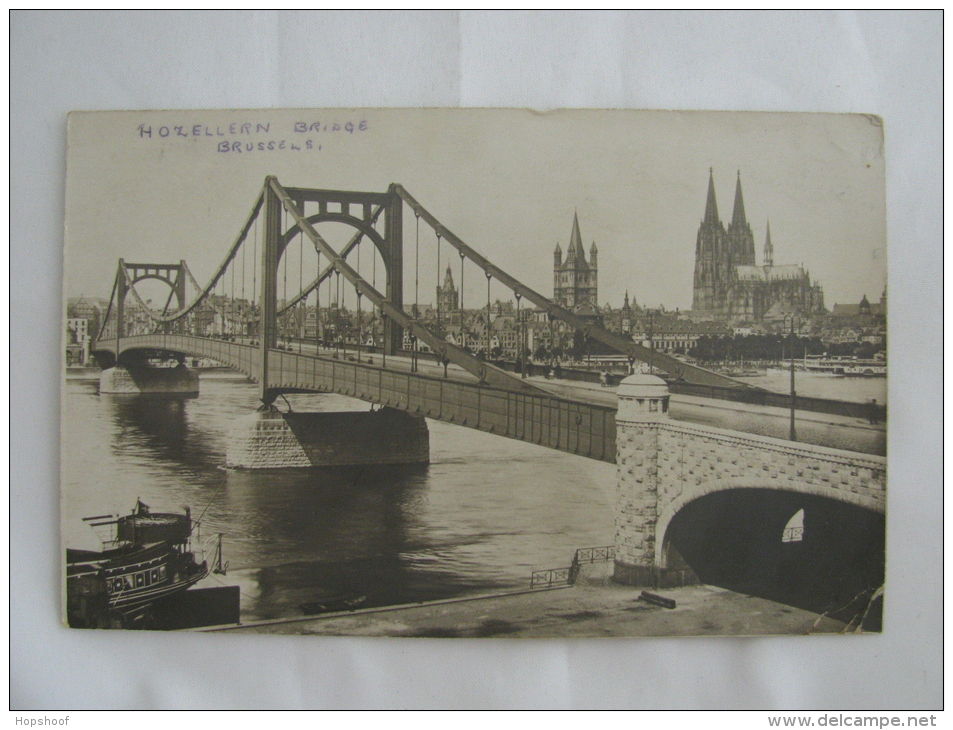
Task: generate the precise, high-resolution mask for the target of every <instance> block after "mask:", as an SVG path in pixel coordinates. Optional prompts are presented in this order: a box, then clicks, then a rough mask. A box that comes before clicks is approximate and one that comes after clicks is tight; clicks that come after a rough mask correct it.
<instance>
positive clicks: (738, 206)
mask: <svg viewBox="0 0 953 730" xmlns="http://www.w3.org/2000/svg"><path fill="white" fill-rule="evenodd" d="M747 225H748V221H747V219H746V218H745V199H744V197H743V196H742V194H741V170H738V180H737V182H736V183H735V208H734V210H733V211H732V213H731V227H732V228H745V227H746V226H747Z"/></svg>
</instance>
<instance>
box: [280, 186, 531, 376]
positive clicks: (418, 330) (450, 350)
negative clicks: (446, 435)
mask: <svg viewBox="0 0 953 730" xmlns="http://www.w3.org/2000/svg"><path fill="white" fill-rule="evenodd" d="M267 184H268V185H270V186H271V189H272V191H274V193H275V195H277V197H278V199H279V201H280V202H281V205H282V207H283V208H284V209H285V210H286V211H288V213H290V214H291V216H292V218H294V220H295V222H296V223H297V224H298V225H299V226H300V227H301V229H302V230H303V231H304V232H305V234H306V235H307V236H308V238H309V239H311V242H312V243H313V244H314V245H315V246H316V247H318V248H320V250H321V252H322V253H324V255H325V256H326V257H327V258H328V259H329V260H330V261H331V262H332V263H333V264H334V268H335V272H336V274H338V277H340V276H341V275H343V276H344V278H345V279H346V280H347V281H348V282H349V283H350V284H351V285H352V286H353V287H354V288H355V290H356V291H358V292H360V293H361V295H362V296H366V297H367V298H368V300H370V301H371V302H373V303H374V304H375V305H376V306H378V307H379V308H380V309H381V310H382V311H383V312H384V313H385V314H386V315H387V316H388V317H389V318H390V319H392V320H393V321H394V322H396V323H397V325H399V326H400V327H403V328H405V329H408V330H410V331H411V332H412V333H413V335H414V336H416V337H417V338H418V339H420V340H423V341H424V342H425V343H426V344H427V345H428V346H429V347H430V348H431V349H432V350H433V351H434V352H435V353H437V354H438V355H439V356H440V357H441V358H442V359H444V360H447V361H452V362H455V363H456V364H458V365H460V366H461V367H463V368H464V369H466V370H468V371H469V372H471V373H472V374H473V375H476V376H477V377H478V378H480V380H481V381H482V382H485V383H487V384H489V385H493V386H496V387H499V388H504V389H506V390H520V391H529V392H536V393H539V392H545V391H544V390H543V389H542V388H538V387H536V386H535V385H531V384H529V383H526V382H524V381H523V380H521V379H520V378H516V377H514V376H513V375H511V374H510V373H507V372H506V371H505V370H502V369H500V368H498V367H496V366H494V365H491V364H490V363H487V362H482V361H480V360H478V359H477V358H475V357H474V356H473V355H471V354H470V353H468V352H466V351H465V350H463V349H461V348H459V347H457V346H456V345H453V344H451V343H449V342H446V341H445V340H443V339H441V338H440V337H438V336H436V335H434V334H433V333H432V332H430V330H428V329H427V328H426V327H423V326H421V325H420V323H419V322H417V321H416V320H414V319H413V318H412V317H409V316H408V315H407V314H406V313H405V312H404V310H403V309H401V308H399V307H396V306H394V305H393V304H391V302H390V301H389V300H388V299H387V298H386V297H385V296H384V295H383V294H381V293H380V292H379V291H377V290H376V289H375V288H373V287H372V286H371V285H370V284H369V283H368V282H367V281H365V280H364V279H362V278H361V277H360V276H359V275H358V273H357V272H356V271H355V270H354V268H353V267H351V266H350V265H349V264H348V263H347V261H345V260H344V259H343V258H342V257H341V256H340V255H339V254H338V253H337V252H336V251H335V250H334V249H333V248H332V247H331V246H330V245H329V244H328V242H327V241H325V240H324V238H322V237H321V235H320V234H319V233H318V232H317V231H316V230H315V229H314V227H313V226H312V225H311V223H310V222H308V221H307V219H306V218H305V217H304V215H303V214H302V212H301V211H299V210H298V208H297V206H296V205H295V203H294V201H293V200H292V199H291V197H290V196H289V195H288V193H287V191H286V190H285V189H284V188H283V187H282V186H281V184H280V183H279V182H278V180H277V179H276V178H274V177H269V178H268V179H267Z"/></svg>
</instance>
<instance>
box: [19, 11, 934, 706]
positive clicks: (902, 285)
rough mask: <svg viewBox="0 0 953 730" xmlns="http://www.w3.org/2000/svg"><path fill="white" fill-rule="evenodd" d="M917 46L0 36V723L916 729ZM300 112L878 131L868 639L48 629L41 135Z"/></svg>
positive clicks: (55, 357) (52, 517)
mask: <svg viewBox="0 0 953 730" xmlns="http://www.w3.org/2000/svg"><path fill="white" fill-rule="evenodd" d="M941 24H942V16H941V15H940V14H939V13H938V12H919V13H857V12H839V13H780V12H763V13H750V12H748V13H669V12H649V13H628V14H616V13H594V12H593V13H564V12H555V13H490V12H475V13H456V12H440V13H410V12H387V13H385V12H376V13H369V14H368V13H364V12H351V13H348V12H335V13H316V12H301V13H297V12H254V13H215V12H207V13H206V12H203V13H162V12H158V13H146V12H121V13H101V12H96V13H64V12H23V11H15V12H13V14H12V16H11V125H12V126H11V151H10V160H11V167H12V170H11V272H13V273H12V277H11V307H12V322H11V353H12V363H11V364H12V368H11V370H12V372H11V378H12V393H11V410H12V414H13V420H12V421H11V526H10V530H11V535H10V537H11V583H10V589H11V593H10V595H11V605H10V608H11V634H10V642H11V654H10V658H11V684H10V688H11V706H12V707H13V708H16V709H21V710H26V709H55V708H64V709H65V708H71V709H79V708H114V707H115V708H120V707H124V708H354V707H386V708H426V707H443V708H476V707H507V708H517V707H543V708H569V707H586V708H589V707H591V708H602V707H605V708H629V707H631V708H660V709H661V708H713V709H716V708H748V709H768V708H775V709H798V708H800V709H830V708H853V709H899V708H909V709H914V708H936V707H938V706H939V704H940V701H941V700H940V691H941V670H940V661H941V658H940V652H941V636H942V634H941V631H942V629H941V618H940V616H941V613H940V612H941V579H942V578H941V568H940V556H941V550H942V543H941V509H940V504H941V503H940V498H941V477H940V454H941V451H940V444H941V437H940V430H939V419H940V403H941V401H940V382H941V381H940V377H941V375H940V373H941V371H940V333H941V324H940V322H941V320H940V317H941V273H940V271H941V268H940V256H941V240H942V238H941V236H942V229H941V218H940V215H941V178H940V174H941V157H940V149H941V147H940V145H941V107H940V103H941V86H940V83H941V81H940V79H941V37H942V36H941V34H942V25H941ZM322 106H337V107H354V106H519V107H527V106H528V107H536V108H554V107H568V106H580V107H630V108H673V109H731V110H735V109H738V110H741V109H750V110H779V111H782V110H783V111H835V112H836V111H842V112H870V113H876V114H880V115H881V116H883V117H884V120H885V133H886V141H887V147H886V157H887V170H888V210H889V221H888V237H889V244H888V251H889V299H890V318H891V321H890V325H891V333H890V337H891V339H890V360H891V381H890V399H889V400H890V409H891V412H890V418H891V422H890V429H891V430H890V476H889V479H890V490H891V492H890V502H889V512H888V579H887V580H888V595H887V605H886V630H885V633H884V634H883V635H882V636H864V637H839V636H833V637H831V636H818V637H811V638H799V637H787V638H777V639H670V640H661V639H630V640H626V639H614V640H588V641H584V640H571V641H570V640H566V641H558V640H540V641H537V640H496V639H494V640H472V641H466V640H452V641H448V640H394V639H354V638H340V639H335V638H312V637H279V636H251V635H242V636H228V635H221V634H218V635H200V634H155V635H153V634H144V633H137V632H123V633H102V632H80V631H69V630H67V629H64V628H62V627H61V626H60V624H59V613H58V612H59V607H58V579H59V570H60V560H61V558H60V551H59V542H58V534H57V533H58V508H57V499H58V472H57V470H58V448H57V447H58V436H57V429H58V408H59V363H60V358H61V353H60V337H61V332H60V330H61V320H60V316H61V314H60V296H61V295H60V287H61V277H62V264H61V245H62V224H63V186H64V177H65V169H64V159H65V131H66V113H67V112H68V111H70V110H72V109H122V108H139V109H147V108H216V107H225V108H228V107H322ZM134 218H135V211H130V220H134ZM107 273H108V272H107Z"/></svg>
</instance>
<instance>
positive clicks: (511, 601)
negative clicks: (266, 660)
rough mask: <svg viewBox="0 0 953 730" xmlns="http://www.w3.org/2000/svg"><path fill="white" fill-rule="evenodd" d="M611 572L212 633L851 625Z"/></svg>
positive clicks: (515, 632)
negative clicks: (658, 589) (662, 602)
mask: <svg viewBox="0 0 953 730" xmlns="http://www.w3.org/2000/svg"><path fill="white" fill-rule="evenodd" d="M608 573H609V569H608V568H607V567H603V566H587V568H585V569H584V572H583V574H582V576H580V579H579V580H578V581H577V583H576V584H575V585H572V586H560V587H556V588H546V589H537V590H526V591H516V592H509V593H495V594H487V595H482V596H472V597H462V598H456V599H449V600H443V601H429V602H421V603H416V604H407V605H402V606H391V607H382V608H372V609H364V610H356V611H350V612H340V613H328V614H322V615H320V616H311V617H301V618H293V619H278V620H274V621H261V622H255V623H249V624H244V625H241V626H220V627H212V628H207V629H204V630H205V631H215V632H218V631H226V632H233V631H238V632H246V633H248V632H251V633H258V634H310V635H316V636H335V635H338V636H340V635H351V636H391V637H430V638H444V637H446V638H450V637H457V638H476V637H498V638H517V637H536V638H545V637H560V638H568V637H573V638H594V637H611V636H645V637H648V636H716V635H734V636H765V635H782V634H783V635H803V634H814V633H824V634H829V633H839V632H844V631H846V630H847V627H846V625H845V624H844V623H843V622H841V621H838V620H836V619H833V618H829V617H827V616H824V615H819V614H817V613H813V612H811V611H806V610H803V609H800V608H795V607H793V606H789V605H785V604H782V603H777V602H774V601H770V600H768V599H765V598H759V597H756V596H751V595H747V594H744V593H738V592H734V591H730V590H727V589H724V588H718V587H715V586H708V585H694V586H686V587H682V588H673V589H668V590H665V591H662V593H663V594H664V596H665V597H666V598H671V599H674V600H675V603H676V606H675V608H674V609H668V608H662V607H660V606H656V605H652V604H651V603H648V602H646V601H644V600H641V599H640V598H639V596H640V593H641V592H640V591H639V590H636V589H634V588H632V587H631V586H624V585H620V584H618V583H614V582H612V580H611V579H610V578H609V575H608Z"/></svg>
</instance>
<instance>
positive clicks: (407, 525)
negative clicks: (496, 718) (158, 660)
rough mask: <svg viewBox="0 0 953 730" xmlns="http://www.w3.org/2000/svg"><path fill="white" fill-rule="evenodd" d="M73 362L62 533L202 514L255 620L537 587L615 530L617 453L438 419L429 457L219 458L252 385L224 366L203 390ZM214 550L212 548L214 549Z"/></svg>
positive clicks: (302, 400) (76, 541)
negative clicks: (568, 447)
mask: <svg viewBox="0 0 953 730" xmlns="http://www.w3.org/2000/svg"><path fill="white" fill-rule="evenodd" d="M97 385H98V379H96V378H93V379H90V378H89V377H88V376H87V377H86V378H85V379H83V378H71V379H68V380H67V382H66V386H65V390H64V395H63V399H64V402H63V424H62V443H63V462H62V463H63V466H62V489H63V498H62V508H61V515H62V523H63V536H64V542H65V545H66V546H69V547H79V548H89V549H98V548H99V547H100V544H99V542H98V539H97V536H96V535H95V534H94V532H93V531H92V529H91V528H89V527H87V526H86V525H85V524H84V523H83V522H82V517H85V516H90V515H102V514H108V513H123V512H127V511H129V510H131V509H132V508H133V506H134V505H135V503H136V500H137V499H141V500H142V501H143V502H145V503H146V504H148V505H149V506H150V508H151V509H152V510H153V511H181V510H182V508H183V507H184V506H186V505H188V506H190V507H191V509H192V515H193V517H196V518H201V520H200V521H201V532H202V535H203V539H205V540H207V541H211V539H212V538H213V537H214V535H215V534H216V533H223V535H224V537H223V546H224V556H225V559H226V560H227V561H228V563H229V565H228V572H227V575H226V576H224V577H223V576H218V575H212V576H210V577H209V578H208V579H206V580H205V581H203V583H201V584H199V585H200V586H203V585H204V586H206V587H212V586H216V585H238V586H239V588H240V590H241V614H242V620H243V621H251V620H258V619H269V618H280V617H293V616H300V615H301V610H300V609H299V605H300V604H301V603H305V602H312V601H315V600H319V599H320V598H322V597H325V596H330V595H336V594H341V593H346V594H360V595H366V596H367V605H369V606H370V605H386V604H392V603H404V602H410V601H422V600H431V599H438V598H446V597H451V596H462V595H467V594H474V593H482V592H488V591H496V590H510V589H515V588H522V587H526V586H528V584H529V577H530V573H531V571H533V570H536V569H542V568H553V567H562V566H566V565H568V564H569V561H570V558H571V555H572V552H573V551H574V550H575V549H576V548H579V547H587V546H597V545H608V544H611V543H612V541H613V514H612V503H613V500H614V489H615V467H614V465H612V464H606V463H603V462H598V461H593V460H590V459H584V458H581V457H577V456H572V455H569V454H563V453H560V452H556V451H552V450H550V449H546V448H543V447H540V446H535V445H532V444H527V443H523V442H519V441H513V440H510V439H505V438H501V437H498V436H493V435H490V434H485V433H482V432H479V431H475V430H472V429H468V428H463V427H459V426H454V425H451V424H446V423H441V422H438V421H428V425H429V427H430V448H431V463H430V464H429V465H427V466H414V467H386V468H383V467H376V468H366V467H361V468H333V469H294V470H277V471H270V472H256V471H234V470H226V469H224V468H223V464H224V462H225V445H226V434H227V431H228V429H229V427H230V426H231V424H232V422H233V421H234V419H235V418H237V417H239V416H242V415H245V414H247V413H250V412H251V411H252V410H253V409H254V407H255V403H256V386H255V385H254V384H253V383H251V382H250V381H248V380H246V379H244V378H242V377H241V376H238V375H236V374H232V373H229V372H223V371H209V372H205V373H203V374H202V377H201V384H200V388H201V395H199V396H198V397H194V398H183V397H169V396H115V395H98V393H97ZM289 400H290V401H291V403H292V405H293V407H294V408H295V410H302V411H305V410H325V411H337V410H366V409H367V408H368V407H369V406H368V404H366V403H363V402H361V401H356V400H353V399H349V398H345V397H343V396H338V395H298V396H289ZM209 557H211V553H209Z"/></svg>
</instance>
